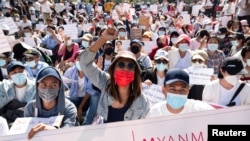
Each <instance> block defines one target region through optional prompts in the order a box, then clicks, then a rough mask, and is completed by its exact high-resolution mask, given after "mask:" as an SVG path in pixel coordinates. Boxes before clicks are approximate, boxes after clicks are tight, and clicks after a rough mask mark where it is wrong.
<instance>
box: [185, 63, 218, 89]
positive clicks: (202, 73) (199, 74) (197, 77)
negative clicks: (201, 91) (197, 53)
mask: <svg viewBox="0 0 250 141" xmlns="http://www.w3.org/2000/svg"><path fill="white" fill-rule="evenodd" d="M188 73H189V83H190V84H196V85H206V84H207V83H209V82H210V81H211V76H212V75H213V74H214V69H213V68H197V67H189V68H188Z"/></svg>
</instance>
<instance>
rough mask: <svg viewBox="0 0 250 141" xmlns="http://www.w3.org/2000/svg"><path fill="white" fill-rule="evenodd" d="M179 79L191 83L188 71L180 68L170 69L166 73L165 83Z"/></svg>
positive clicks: (187, 83)
mask: <svg viewBox="0 0 250 141" xmlns="http://www.w3.org/2000/svg"><path fill="white" fill-rule="evenodd" d="M177 81H181V82H184V83H185V84H186V85H189V75H188V73H187V72H186V71H184V70H183V69H180V68H173V69H169V70H168V72H167V73H166V76H165V80H164V83H165V84H167V85H168V84H171V83H174V82H177Z"/></svg>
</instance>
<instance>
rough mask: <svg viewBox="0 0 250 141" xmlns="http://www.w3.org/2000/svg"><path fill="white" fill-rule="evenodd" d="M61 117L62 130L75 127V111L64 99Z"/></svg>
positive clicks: (72, 105)
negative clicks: (63, 109)
mask: <svg viewBox="0 0 250 141" xmlns="http://www.w3.org/2000/svg"><path fill="white" fill-rule="evenodd" d="M63 115H64V117H63V122H62V126H61V127H62V128H63V127H73V126H75V125H76V117H77V109H76V106H75V105H74V104H73V103H72V102H70V101H69V100H68V99H65V111H64V114H63Z"/></svg>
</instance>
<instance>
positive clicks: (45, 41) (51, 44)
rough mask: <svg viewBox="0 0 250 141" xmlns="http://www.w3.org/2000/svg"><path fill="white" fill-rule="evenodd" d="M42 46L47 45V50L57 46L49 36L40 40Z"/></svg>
mask: <svg viewBox="0 0 250 141" xmlns="http://www.w3.org/2000/svg"><path fill="white" fill-rule="evenodd" d="M42 44H44V45H47V48H48V49H53V48H54V47H55V46H56V45H58V43H57V41H56V39H55V38H53V37H52V36H49V35H46V36H45V37H44V38H42Z"/></svg>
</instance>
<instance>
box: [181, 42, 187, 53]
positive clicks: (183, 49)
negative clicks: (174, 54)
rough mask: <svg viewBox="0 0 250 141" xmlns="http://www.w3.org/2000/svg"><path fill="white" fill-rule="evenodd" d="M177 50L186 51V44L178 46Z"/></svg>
mask: <svg viewBox="0 0 250 141" xmlns="http://www.w3.org/2000/svg"><path fill="white" fill-rule="evenodd" d="M179 49H180V51H183V52H184V51H187V49H188V44H186V43H183V44H179Z"/></svg>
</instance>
